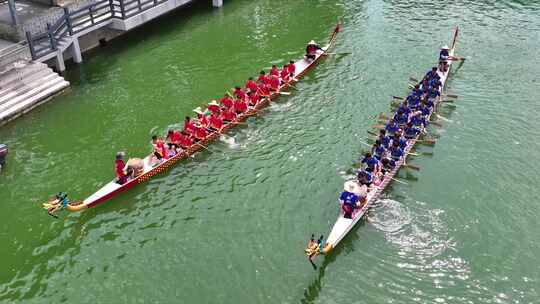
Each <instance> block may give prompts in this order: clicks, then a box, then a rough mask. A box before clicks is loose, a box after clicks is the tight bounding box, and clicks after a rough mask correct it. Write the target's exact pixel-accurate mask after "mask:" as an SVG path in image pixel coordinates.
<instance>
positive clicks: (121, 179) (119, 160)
mask: <svg viewBox="0 0 540 304" xmlns="http://www.w3.org/2000/svg"><path fill="white" fill-rule="evenodd" d="M125 167H126V163H125V162H124V152H118V153H116V161H115V166H114V170H115V172H116V183H117V184H119V185H123V184H125V183H126V182H127V181H128V176H127V175H126V173H124V168H125Z"/></svg>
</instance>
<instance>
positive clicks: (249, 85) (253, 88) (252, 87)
mask: <svg viewBox="0 0 540 304" xmlns="http://www.w3.org/2000/svg"><path fill="white" fill-rule="evenodd" d="M246 89H247V92H248V93H249V92H257V89H258V86H257V83H256V82H255V81H253V77H249V79H248V81H247V82H246Z"/></svg>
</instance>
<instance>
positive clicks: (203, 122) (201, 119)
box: [193, 107, 208, 128]
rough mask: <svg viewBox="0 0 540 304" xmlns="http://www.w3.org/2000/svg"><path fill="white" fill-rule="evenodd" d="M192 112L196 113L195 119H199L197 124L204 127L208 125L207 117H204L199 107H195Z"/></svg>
mask: <svg viewBox="0 0 540 304" xmlns="http://www.w3.org/2000/svg"><path fill="white" fill-rule="evenodd" d="M193 112H195V113H197V120H198V121H199V124H200V125H201V126H202V127H203V128H206V127H207V126H208V118H207V117H206V115H205V113H204V112H203V111H202V110H201V107H197V108H195V110H193Z"/></svg>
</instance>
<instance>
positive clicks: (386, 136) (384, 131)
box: [377, 129, 391, 148]
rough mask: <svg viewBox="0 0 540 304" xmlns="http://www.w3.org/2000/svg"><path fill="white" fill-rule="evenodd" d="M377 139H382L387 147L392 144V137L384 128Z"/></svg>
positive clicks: (382, 142)
mask: <svg viewBox="0 0 540 304" xmlns="http://www.w3.org/2000/svg"><path fill="white" fill-rule="evenodd" d="M377 139H378V140H380V141H381V144H382V145H383V146H384V147H385V148H388V147H389V146H390V141H391V138H390V137H389V136H388V135H386V130H384V129H383V130H380V131H379V137H378V138H377Z"/></svg>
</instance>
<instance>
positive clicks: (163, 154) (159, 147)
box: [150, 135, 169, 160]
mask: <svg viewBox="0 0 540 304" xmlns="http://www.w3.org/2000/svg"><path fill="white" fill-rule="evenodd" d="M150 143H151V144H152V147H153V148H154V156H155V157H156V158H157V159H158V160H162V159H168V158H169V155H168V154H167V151H166V150H165V144H164V143H163V140H161V138H158V137H157V135H153V136H152V141H151V142H150Z"/></svg>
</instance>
